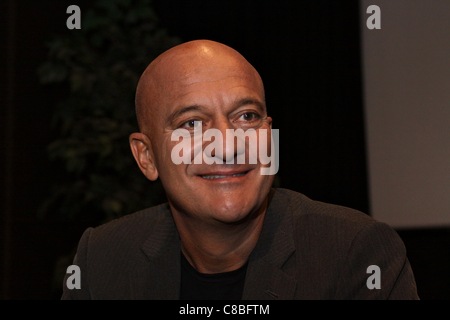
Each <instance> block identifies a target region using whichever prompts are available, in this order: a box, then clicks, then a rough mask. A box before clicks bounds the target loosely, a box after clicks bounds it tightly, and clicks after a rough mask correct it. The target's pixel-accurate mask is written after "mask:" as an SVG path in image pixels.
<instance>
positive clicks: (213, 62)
mask: <svg viewBox="0 0 450 320" xmlns="http://www.w3.org/2000/svg"><path fill="white" fill-rule="evenodd" d="M229 77H240V78H243V79H245V80H246V81H248V83H249V84H252V85H253V86H255V87H257V88H258V92H260V94H261V97H262V98H264V87H263V83H262V80H261V78H260V76H259V74H258V72H257V71H256V70H255V68H253V66H252V65H251V64H250V63H249V62H248V61H247V60H246V59H245V58H244V57H243V56H242V55H241V54H239V53H238V52H237V51H236V50H234V49H232V48H230V47H228V46H226V45H223V44H221V43H218V42H214V41H209V40H196V41H191V42H186V43H183V44H181V45H178V46H176V47H173V48H171V49H169V50H167V51H166V52H164V53H162V54H161V55H160V56H158V57H157V58H156V59H155V60H153V62H152V63H150V65H149V66H148V67H147V69H146V70H145V71H144V73H143V74H142V76H141V79H140V80H139V84H138V87H137V90H136V115H137V118H138V123H139V128H140V130H141V132H144V133H147V132H148V133H149V134H150V132H149V131H152V127H154V126H155V124H154V123H152V122H154V121H153V120H155V119H157V117H158V114H159V113H161V111H162V109H163V108H165V107H166V103H167V101H168V100H170V97H171V95H172V94H173V92H174V91H175V90H176V89H177V88H179V87H181V86H189V85H193V84H197V83H201V82H214V81H220V80H223V79H226V78H229Z"/></svg>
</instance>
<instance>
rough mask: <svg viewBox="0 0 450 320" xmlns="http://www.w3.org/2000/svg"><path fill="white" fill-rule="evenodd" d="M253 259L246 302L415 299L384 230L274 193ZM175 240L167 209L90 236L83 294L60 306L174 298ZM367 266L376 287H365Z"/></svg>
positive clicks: (408, 274) (81, 253) (395, 240)
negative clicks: (375, 271) (374, 273)
mask: <svg viewBox="0 0 450 320" xmlns="http://www.w3.org/2000/svg"><path fill="white" fill-rule="evenodd" d="M269 197H270V204H269V207H268V209H267V213H266V217H265V221H264V225H263V229H262V232H261V235H260V238H259V241H258V243H257V245H256V247H255V249H254V250H253V252H252V253H251V255H250V258H249V264H248V269H247V276H246V279H245V285H244V292H243V299H253V300H267V299H418V296H417V289H416V283H415V280H414V276H413V273H412V270H411V266H410V264H409V262H408V259H407V257H406V250H405V247H404V245H403V242H402V241H401V239H400V237H399V236H398V235H397V233H396V232H395V231H394V230H393V229H391V228H390V227H389V226H387V225H386V224H384V223H380V222H377V221H375V220H374V219H372V218H371V217H369V216H367V215H365V214H363V213H361V212H359V211H356V210H353V209H349V208H345V207H341V206H336V205H330V204H325V203H322V202H317V201H313V200H311V199H309V198H307V197H306V196H304V195H302V194H300V193H296V192H293V191H290V190H286V189H273V190H272V191H271V193H270V194H269ZM180 250H181V249H180V240H179V236H178V232H177V229H176V227H175V223H174V221H173V218H172V215H171V212H170V209H169V206H168V204H163V205H160V206H156V207H153V208H149V209H146V210H143V211H140V212H137V213H134V214H131V215H128V216H125V217H123V218H120V219H117V220H114V221H112V222H109V223H106V224H104V225H101V226H99V227H97V228H95V229H92V228H89V229H87V230H86V231H85V232H84V234H83V236H82V237H81V240H80V243H79V245H78V251H77V255H76V257H75V260H74V264H76V265H78V266H79V267H80V271H81V289H72V290H69V289H68V288H67V287H66V279H67V277H68V276H69V275H66V279H65V280H64V283H63V286H64V292H63V296H62V299H179V294H180V252H181V251H180ZM370 265H377V266H379V268H380V271H381V288H380V289H376V288H375V289H372V290H371V289H369V288H368V287H367V285H366V282H367V280H368V278H369V277H370V276H371V273H367V268H368V267H369V266H370Z"/></svg>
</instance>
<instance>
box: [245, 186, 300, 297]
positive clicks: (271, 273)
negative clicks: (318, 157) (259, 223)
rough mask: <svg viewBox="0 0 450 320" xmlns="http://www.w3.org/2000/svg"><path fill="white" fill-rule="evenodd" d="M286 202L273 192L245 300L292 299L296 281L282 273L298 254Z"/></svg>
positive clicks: (248, 281)
mask: <svg viewBox="0 0 450 320" xmlns="http://www.w3.org/2000/svg"><path fill="white" fill-rule="evenodd" d="M286 207H287V206H286V201H285V200H284V199H282V198H280V197H279V196H278V194H276V193H275V192H274V190H272V191H271V193H270V194H269V206H268V208H267V211H266V216H265V219H264V225H263V228H262V231H261V235H260V237H259V240H258V244H257V245H256V247H255V249H254V250H253V252H252V254H251V255H250V261H249V266H248V269H247V276H246V280H245V285H244V294H243V299H246V300H267V299H279V300H290V299H293V297H294V294H295V291H296V288H297V281H296V280H295V278H294V277H293V276H292V275H289V274H287V273H286V272H284V271H283V270H282V267H283V265H284V264H285V263H286V262H287V261H288V260H289V259H293V258H294V257H292V256H293V253H294V251H295V245H294V239H293V225H292V224H293V221H292V216H291V213H290V211H289V210H288V208H286Z"/></svg>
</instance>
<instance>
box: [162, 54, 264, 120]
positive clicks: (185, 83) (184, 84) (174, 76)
mask: <svg viewBox="0 0 450 320" xmlns="http://www.w3.org/2000/svg"><path fill="white" fill-rule="evenodd" d="M158 87H159V89H158V96H159V97H158V100H159V103H158V104H157V105H155V107H156V108H158V110H157V111H158V113H160V114H161V115H165V116H167V115H168V114H170V113H171V112H172V111H173V109H174V108H179V107H183V105H186V104H193V103H194V104H195V103H201V104H205V105H218V104H222V105H227V104H230V103H232V102H233V100H236V99H239V98H242V97H244V96H248V97H249V98H253V99H259V100H261V101H262V102H263V101H264V89H263V86H262V82H261V81H260V79H259V76H258V74H257V73H256V72H255V71H254V69H253V68H252V67H248V66H245V65H240V64H232V63H230V64H226V63H223V62H222V63H220V64H219V63H214V64H209V65H202V66H199V65H198V64H197V65H196V64H187V65H185V66H183V68H180V69H178V72H176V73H173V72H172V73H170V75H169V74H168V75H167V77H165V78H164V81H160V82H158Z"/></svg>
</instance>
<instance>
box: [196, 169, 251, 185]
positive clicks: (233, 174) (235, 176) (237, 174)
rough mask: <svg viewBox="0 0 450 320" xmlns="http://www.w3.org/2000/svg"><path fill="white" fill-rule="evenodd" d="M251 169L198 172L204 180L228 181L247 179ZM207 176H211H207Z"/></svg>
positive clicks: (198, 175)
mask: <svg viewBox="0 0 450 320" xmlns="http://www.w3.org/2000/svg"><path fill="white" fill-rule="evenodd" d="M250 171H251V170H233V171H210V172H205V173H201V174H197V177H199V178H201V179H202V180H204V181H211V182H214V181H228V180H241V179H245V178H246V177H247V175H248V173H249V172H250ZM205 176H208V177H211V178H206V177H205Z"/></svg>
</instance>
